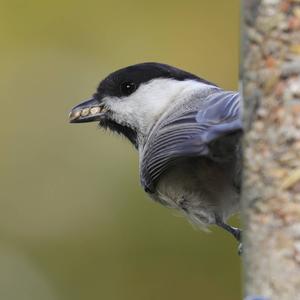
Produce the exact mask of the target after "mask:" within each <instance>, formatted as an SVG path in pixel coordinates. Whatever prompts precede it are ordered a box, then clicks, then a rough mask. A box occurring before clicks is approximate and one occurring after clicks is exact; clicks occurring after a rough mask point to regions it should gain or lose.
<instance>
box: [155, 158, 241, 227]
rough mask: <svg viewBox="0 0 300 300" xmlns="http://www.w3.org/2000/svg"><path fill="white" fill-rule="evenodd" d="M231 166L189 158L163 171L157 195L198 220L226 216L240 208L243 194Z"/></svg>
mask: <svg viewBox="0 0 300 300" xmlns="http://www.w3.org/2000/svg"><path fill="white" fill-rule="evenodd" d="M232 173H233V172H232V171H231V170H230V166H220V165H218V164H216V163H214V162H212V161H210V160H208V159H204V158H186V159H183V160H181V161H180V162H177V163H176V165H174V166H173V167H171V168H169V169H168V171H167V172H166V173H165V174H163V175H162V176H161V178H160V180H159V182H158V184H157V191H156V193H155V194H154V195H153V196H154V198H155V199H156V200H158V201H159V202H161V203H162V204H163V205H166V206H168V207H172V208H175V209H179V210H180V211H182V212H183V213H184V214H186V215H187V216H188V217H189V218H190V219H191V220H192V221H193V222H194V223H197V224H199V225H202V226H205V225H208V224H212V223H215V215H216V214H217V215H218V216H220V217H221V218H222V219H224V220H226V219H227V218H228V217H229V216H230V215H231V214H233V213H234V212H236V211H237V210H238V202H239V196H238V194H237V192H236V191H235V189H234V187H233V184H232V176H233V175H232Z"/></svg>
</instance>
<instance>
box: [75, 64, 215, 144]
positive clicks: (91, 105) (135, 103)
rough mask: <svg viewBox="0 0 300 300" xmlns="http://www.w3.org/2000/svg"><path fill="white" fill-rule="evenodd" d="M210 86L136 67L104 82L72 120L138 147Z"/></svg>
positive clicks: (174, 72) (157, 67)
mask: <svg viewBox="0 0 300 300" xmlns="http://www.w3.org/2000/svg"><path fill="white" fill-rule="evenodd" d="M206 86H210V87H211V86H214V85H213V84H212V83H210V82H208V81H206V80H204V79H201V78H199V77H197V76H195V75H193V74H191V73H188V72H185V71H183V70H180V69H177V68H175V67H171V66H169V65H165V64H159V63H141V64H137V65H132V66H129V67H126V68H123V69H120V70H118V71H116V72H113V73H111V74H110V75H109V76H107V77H106V78H105V79H104V80H102V81H101V82H100V84H99V86H98V88H97V91H96V93H95V94H94V95H93V97H92V98H91V99H89V100H87V101H84V102H82V103H80V104H78V105H77V106H75V107H74V108H73V109H72V110H71V112H70V116H69V118H70V122H71V123H83V122H92V121H97V122H99V124H100V126H101V127H104V128H109V129H111V130H113V131H115V132H118V133H120V134H123V135H125V136H126V137H127V138H128V139H129V140H130V141H131V142H132V143H133V144H134V145H135V146H136V147H138V144H139V142H140V141H141V140H143V139H144V138H145V137H146V136H147V134H148V133H149V131H150V129H151V128H152V127H153V125H154V124H155V123H156V121H157V120H158V119H159V118H160V117H161V116H162V114H163V113H164V112H166V111H167V110H168V109H169V108H171V107H172V106H173V105H176V104H178V102H180V101H184V100H185V98H187V95H190V94H191V93H193V92H195V90H197V89H199V88H201V87H202V88H203V87H206Z"/></svg>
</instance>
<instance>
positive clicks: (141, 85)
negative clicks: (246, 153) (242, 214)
mask: <svg viewBox="0 0 300 300" xmlns="http://www.w3.org/2000/svg"><path fill="white" fill-rule="evenodd" d="M93 108H94V111H96V110H97V113H93V110H92V109H93ZM87 109H88V110H89V112H90V113H89V114H87V113H86V110H87ZM82 112H84V114H83V113H82ZM70 119H71V122H88V121H99V122H100V126H102V127H104V128H109V129H111V130H113V131H115V132H118V133H120V134H123V135H124V136H126V137H127V138H128V139H129V140H130V141H131V142H132V144H133V145H134V146H135V147H136V148H137V150H138V152H139V162H140V178H141V183H142V186H143V187H144V189H145V191H146V192H147V193H149V195H150V196H151V197H152V198H153V199H154V200H156V201H158V202H160V203H162V204H163V205H166V206H169V207H173V208H176V209H179V210H180V211H182V212H183V213H184V214H185V215H187V216H188V217H189V218H190V219H191V220H192V221H193V222H195V223H197V224H200V225H202V226H206V225H208V224H214V223H218V222H220V220H221V223H220V224H223V223H222V222H225V220H226V219H227V218H228V217H229V216H230V215H232V214H233V213H235V212H236V211H237V210H238V207H239V190H240V177H241V176H240V173H241V145H240V136H241V132H242V122H241V111H240V98H239V95H238V93H235V92H227V91H224V90H222V89H221V88H219V87H217V86H216V85H214V84H212V83H210V82H208V81H206V80H204V79H202V78H199V77H197V76H195V75H193V74H191V73H188V72H185V71H182V70H180V69H177V68H174V67H171V66H168V65H163V64H157V63H144V64H138V65H134V66H130V67H127V68H124V69H121V70H119V71H116V72H114V73H112V74H110V75H109V76H108V77H107V78H106V79H104V80H103V81H102V82H101V83H100V85H99V87H98V90H97V92H96V94H95V95H94V96H93V99H91V100H89V101H86V102H83V103H81V104H79V105H78V106H76V107H75V108H74V109H73V110H72V113H71V116H70ZM225 225H226V224H225ZM226 226H227V225H226Z"/></svg>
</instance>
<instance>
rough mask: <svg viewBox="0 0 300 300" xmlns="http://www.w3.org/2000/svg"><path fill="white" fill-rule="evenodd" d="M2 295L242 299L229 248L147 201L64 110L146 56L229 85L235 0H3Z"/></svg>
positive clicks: (37, 299)
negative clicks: (117, 72)
mask: <svg viewBox="0 0 300 300" xmlns="http://www.w3.org/2000/svg"><path fill="white" fill-rule="evenodd" d="M0 6H1V7H0V33H1V56H0V65H1V69H0V79H1V80H0V91H1V92H0V93H1V118H0V122H1V126H0V135H1V148H0V155H1V156H0V185H1V186H0V266H1V267H0V299H3V300H19V299H20V300H27V299H30V300H41V299H42V300H54V299H55V300H65V299H66V300H67V299H68V300H77V299H78V300H79V299H104V300H119V299H121V300H123V299H125V300H126V299H130V300H140V299H142V300H150V299H151V300H152V299H155V300H156V299H157V300H163V299H164V300H165V299H174V300H175V299H213V300H214V299H216V300H217V299H222V300H236V299H240V297H241V296H240V295H241V287H240V259H239V257H238V256H237V255H236V252H237V249H236V247H237V245H236V243H235V242H234V240H233V238H231V237H230V236H229V235H228V234H226V233H225V232H223V231H221V230H219V229H215V228H212V233H211V234H207V233H203V232H202V231H200V230H198V229H196V228H194V227H193V226H192V225H191V224H189V223H188V222H187V221H186V220H185V219H184V218H183V217H181V216H178V215H177V214H176V213H175V212H173V211H170V210H168V209H166V208H163V207H161V206H160V205H158V204H156V203H153V202H152V201H150V200H149V199H148V198H147V196H146V195H145V194H144V192H143V191H142V189H141V188H140V186H139V178H138V161H137V153H136V152H135V150H134V149H133V147H132V146H131V145H130V144H129V143H128V142H127V141H125V140H124V139H120V138H117V137H116V136H114V135H112V134H107V133H105V132H103V131H101V130H99V129H98V128H97V125H96V124H93V123H92V124H86V125H70V124H68V111H69V109H70V108H71V107H72V106H73V105H74V104H76V103H78V102H79V101H81V100H84V99H86V98H88V97H89V96H90V95H91V94H92V93H93V92H94V90H95V87H96V86H97V84H98V81H100V79H101V78H103V77H104V76H106V75H107V74H108V73H109V72H111V71H113V70H115V69H117V68H120V67H124V66H127V65H129V64H134V63H138V62H144V61H158V62H164V63H168V64H171V65H175V66H177V67H180V68H183V69H186V70H188V71H191V72H194V73H195V74H198V75H200V76H202V77H204V78H206V79H208V80H211V81H213V82H215V83H217V84H219V85H220V86H222V87H224V88H226V89H237V81H238V53H239V1H238V0H229V1H228V0H222V1H221V0H214V1H213V0H211V1H206V0H197V1H175V0H173V1H156V0H154V1H133V0H127V1H101V0H98V1H67V0H60V1H57V0H54V1H53V0H51V1H50V0H43V1H33V0H29V1H21V0H19V1H8V0H7V1H3V0H2V1H1V3H0Z"/></svg>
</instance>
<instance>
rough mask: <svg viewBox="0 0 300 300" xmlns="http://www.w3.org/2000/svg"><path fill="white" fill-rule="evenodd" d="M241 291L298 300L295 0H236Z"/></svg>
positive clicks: (299, 26)
mask: <svg viewBox="0 0 300 300" xmlns="http://www.w3.org/2000/svg"><path fill="white" fill-rule="evenodd" d="M243 13H244V27H243V33H244V41H243V49H244V50H243V52H244V53H243V61H242V66H243V70H242V74H241V75H242V80H243V94H244V116H245V128H246V133H245V140H244V188H243V214H244V222H245V231H244V254H243V257H244V269H245V293H246V295H247V296H250V295H252V296H253V295H260V296H263V297H265V298H266V299H271V300H279V299H280V300H297V299H300V1H299V0H261V1H256V0H244V7H243Z"/></svg>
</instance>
